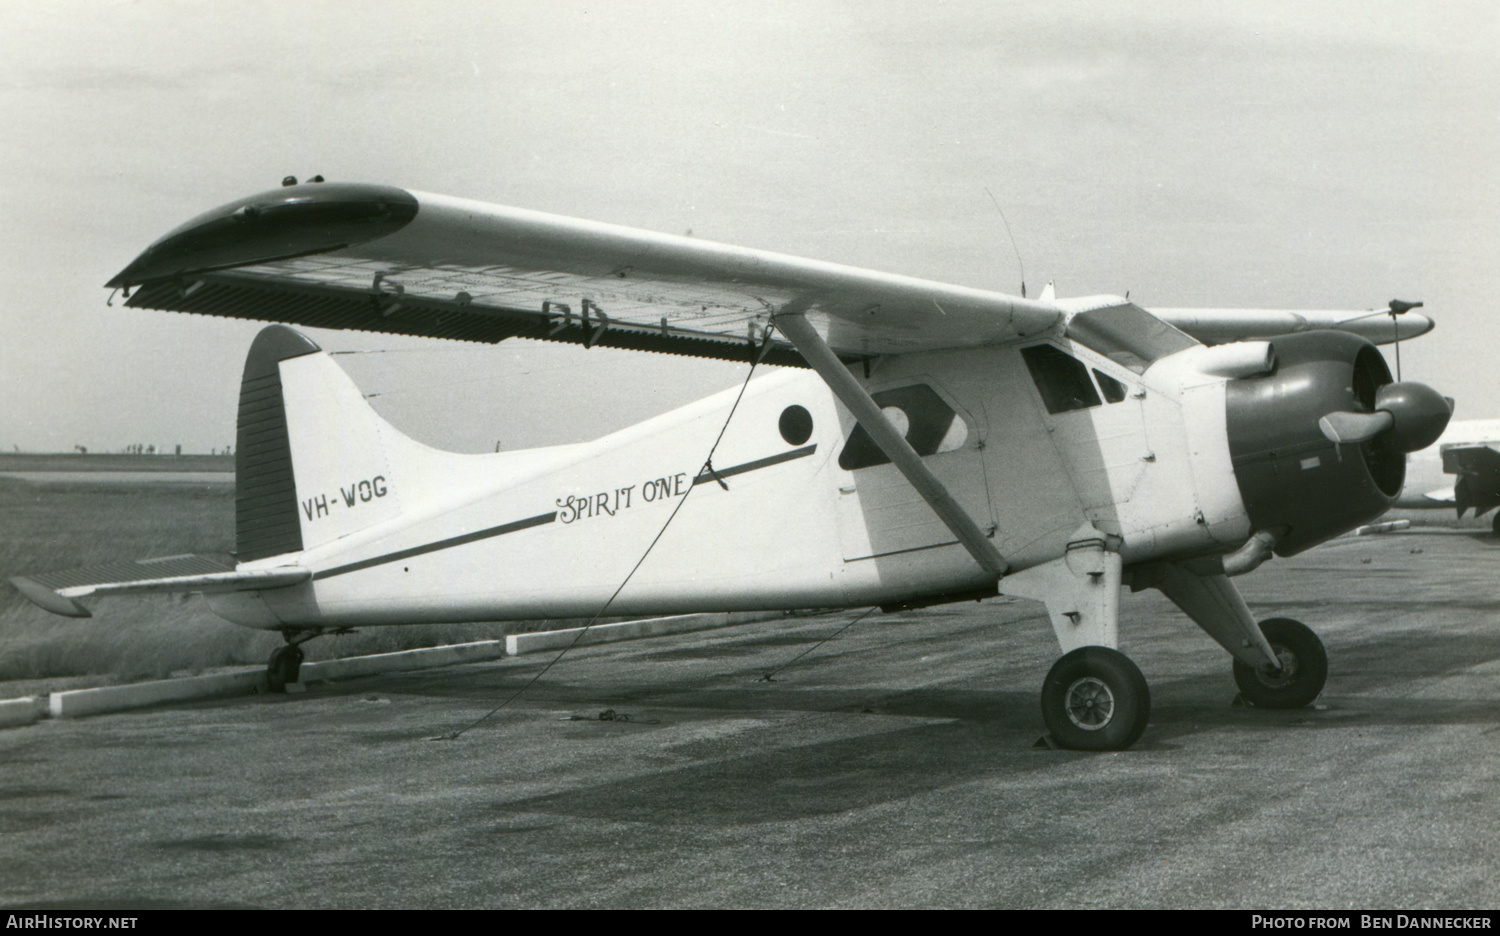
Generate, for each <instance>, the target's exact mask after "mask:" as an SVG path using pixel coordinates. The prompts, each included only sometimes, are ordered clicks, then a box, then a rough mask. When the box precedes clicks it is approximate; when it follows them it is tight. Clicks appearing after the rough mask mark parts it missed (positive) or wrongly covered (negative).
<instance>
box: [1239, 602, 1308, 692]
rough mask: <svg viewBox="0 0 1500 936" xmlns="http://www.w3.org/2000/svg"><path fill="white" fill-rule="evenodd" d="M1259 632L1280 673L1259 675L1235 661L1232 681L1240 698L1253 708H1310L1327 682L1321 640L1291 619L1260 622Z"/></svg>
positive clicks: (1304, 625)
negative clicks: (1270, 651)
mask: <svg viewBox="0 0 1500 936" xmlns="http://www.w3.org/2000/svg"><path fill="white" fill-rule="evenodd" d="M1260 632H1261V633H1262V634H1265V635H1266V641H1267V642H1268V643H1270V645H1271V649H1272V650H1275V651H1276V656H1277V657H1279V658H1280V659H1281V669H1282V672H1281V673H1279V674H1276V675H1271V674H1268V673H1262V672H1259V671H1258V670H1256V669H1254V668H1253V667H1251V666H1249V665H1247V664H1245V663H1241V662H1240V661H1239V660H1235V661H1234V681H1235V684H1236V685H1238V686H1239V687H1240V695H1241V696H1242V697H1243V698H1244V700H1245V701H1246V702H1249V703H1250V704H1251V705H1253V706H1255V707H1256V708H1271V709H1294V708H1302V707H1303V706H1307V705H1311V704H1312V701H1313V700H1314V699H1316V698H1317V697H1318V694H1319V693H1321V692H1322V691H1323V684H1324V683H1326V682H1327V681H1328V653H1327V651H1325V650H1324V649H1323V641H1321V640H1319V639H1318V635H1317V634H1314V633H1313V632H1312V629H1311V628H1309V627H1308V626H1307V625H1306V624H1303V623H1302V622H1301V621H1294V620H1292V619H1291V618H1270V619H1268V620H1264V621H1261V622H1260Z"/></svg>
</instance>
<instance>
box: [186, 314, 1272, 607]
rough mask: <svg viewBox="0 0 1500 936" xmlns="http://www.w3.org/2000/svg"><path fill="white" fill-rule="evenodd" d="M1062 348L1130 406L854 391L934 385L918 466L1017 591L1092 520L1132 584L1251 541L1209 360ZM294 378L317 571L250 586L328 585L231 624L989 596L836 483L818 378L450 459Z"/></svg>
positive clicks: (901, 378) (890, 494) (953, 360)
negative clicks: (932, 426)
mask: <svg viewBox="0 0 1500 936" xmlns="http://www.w3.org/2000/svg"><path fill="white" fill-rule="evenodd" d="M1035 343H1036V342H1035V341H1033V342H1029V344H1035ZM1052 343H1053V344H1054V345H1056V346H1058V347H1060V348H1062V349H1064V350H1066V351H1068V352H1069V353H1070V354H1072V355H1073V356H1074V357H1075V358H1077V359H1078V360H1080V361H1082V362H1083V363H1084V364H1086V365H1087V366H1088V367H1089V368H1090V369H1092V370H1093V371H1095V372H1096V373H1102V374H1104V375H1107V376H1108V377H1110V378H1113V380H1114V381H1117V382H1118V383H1119V384H1120V385H1123V386H1124V387H1125V391H1126V392H1125V394H1124V396H1123V399H1118V400H1116V401H1115V402H1105V403H1102V404H1101V405H1095V406H1092V407H1089V408H1085V409H1078V410H1074V411H1070V412H1061V413H1055V414H1054V413H1051V412H1048V409H1047V407H1046V406H1044V405H1043V402H1042V399H1041V397H1040V396H1039V392H1038V388H1037V386H1036V385H1035V384H1034V383H1033V379H1032V377H1031V376H1030V374H1029V373H1028V371H1027V368H1026V366H1025V365H1024V364H1023V362H1022V359H1021V356H1020V352H1019V346H1017V345H1008V346H1002V347H996V348H985V349H975V350H966V351H948V352H934V353H925V354H912V355H903V356H897V357H889V358H885V359H883V360H881V361H880V362H878V363H877V365H876V366H875V368H874V370H873V373H872V374H871V375H870V376H869V377H868V378H867V379H865V380H864V381H863V382H864V384H865V386H866V388H867V389H868V390H869V392H870V393H871V394H872V395H873V396H875V398H876V399H877V401H878V400H880V399H881V396H882V393H883V392H885V391H902V390H903V388H909V387H913V386H915V385H924V386H926V387H929V388H931V391H932V393H933V395H935V397H934V398H935V399H939V400H941V403H939V404H935V407H936V408H937V409H938V410H939V411H940V412H943V413H946V412H948V411H949V410H950V409H951V412H952V413H954V414H956V416H957V420H956V421H955V422H954V423H953V424H952V425H951V426H950V427H949V429H948V430H947V432H946V434H945V435H944V436H943V439H942V441H941V442H940V443H937V449H938V450H937V451H935V452H933V453H932V454H927V455H926V457H925V458H924V462H925V463H926V464H927V465H928V466H929V467H930V468H931V470H932V471H933V473H934V474H935V475H936V476H937V477H938V478H939V479H940V480H941V481H942V482H943V484H944V485H945V486H946V487H947V488H948V490H949V491H950V492H951V493H952V495H953V496H954V497H955V498H956V499H957V501H958V502H959V503H960V504H962V505H963V507H964V508H965V510H966V511H968V513H969V515H970V516H971V517H973V518H974V520H975V521H976V523H977V524H978V525H979V526H980V527H981V529H983V530H985V531H986V532H987V533H990V535H991V538H992V539H993V541H994V543H995V545H996V548H997V549H998V550H999V552H1000V554H1001V555H1002V556H1003V557H1004V558H1005V561H1006V562H1007V564H1008V565H1009V568H1010V570H1011V571H1018V570H1021V569H1025V568H1027V567H1030V566H1033V565H1036V564H1039V563H1043V562H1046V561H1049V560H1052V559H1056V558H1057V557H1059V556H1061V555H1062V554H1063V552H1064V550H1065V549H1066V547H1067V543H1068V540H1069V537H1070V535H1072V534H1073V533H1074V532H1075V531H1076V530H1078V529H1079V527H1080V525H1081V524H1088V523H1092V524H1093V525H1094V526H1095V527H1096V528H1097V529H1099V530H1100V531H1102V532H1104V533H1106V534H1109V535H1111V536H1114V537H1119V552H1120V553H1121V557H1122V559H1123V561H1124V562H1125V563H1126V564H1129V563H1132V562H1138V561H1142V560H1146V559H1151V558H1156V557H1161V556H1168V555H1171V556H1184V555H1193V554H1195V553H1197V554H1201V553H1208V552H1220V551H1223V550H1224V549H1226V548H1232V547H1233V546H1236V545H1238V544H1239V543H1242V542H1243V541H1244V539H1245V537H1246V536H1247V535H1248V534H1249V532H1250V531H1249V523H1248V520H1247V519H1246V516H1245V510H1244V507H1243V505H1242V504H1241V502H1240V496H1239V492H1238V489H1237V486H1236V483H1235V480H1234V474H1233V470H1232V466H1231V464H1230V457H1229V452H1228V443H1227V440H1226V434H1225V431H1224V420H1225V415H1224V413H1225V408H1224V381H1223V380H1222V379H1220V378H1214V377H1206V376H1204V375H1202V374H1200V373H1198V372H1197V371H1196V370H1195V369H1194V367H1193V365H1192V362H1193V360H1194V358H1195V356H1196V355H1197V354H1198V353H1199V352H1201V351H1203V350H1204V349H1203V348H1201V347H1197V348H1192V349H1189V350H1187V351H1183V352H1180V353H1178V354H1175V355H1172V356H1170V357H1168V358H1164V359H1162V360H1160V361H1158V362H1156V364H1155V365H1154V366H1152V367H1151V368H1150V369H1148V370H1147V371H1146V372H1145V373H1144V374H1143V375H1137V374H1135V373H1133V372H1132V371H1130V370H1128V369H1127V368H1125V367H1123V366H1120V365H1118V364H1116V363H1115V362H1113V361H1110V360H1109V359H1107V358H1105V357H1103V356H1102V355H1098V354H1095V353H1094V352H1092V351H1091V350H1089V349H1087V348H1084V347H1081V346H1078V345H1077V344H1076V343H1074V342H1071V341H1067V340H1065V339H1061V338H1054V339H1052ZM280 367H281V378H282V381H283V384H284V387H285V391H284V392H285V397H286V401H287V402H286V411H287V423H288V428H289V431H290V434H291V447H292V452H293V456H292V457H293V462H294V466H295V473H296V488H297V498H298V502H299V505H300V508H301V509H300V516H299V519H300V522H301V524H302V540H303V543H304V550H303V551H302V552H301V553H299V554H295V555H288V556H276V557H270V558H267V559H263V560H259V561H257V562H254V563H247V564H245V566H244V567H245V568H251V567H262V566H263V567H275V566H281V565H286V564H288V563H295V564H297V565H301V566H305V567H307V568H310V569H312V570H313V572H314V578H313V580H312V581H311V582H307V583H304V584H302V585H299V586H294V587H289V588H281V589H275V590H268V591H263V592H259V593H239V594H230V595H219V596H212V597H211V600H212V601H213V604H214V607H215V610H216V611H218V612H219V613H221V614H223V615H224V616H225V617H228V618H230V619H231V620H234V621H237V622H238V623H242V624H247V625H250V626H257V627H268V628H282V627H286V626H319V627H329V626H344V625H353V624H362V625H369V624H383V623H389V624H395V623H415V622H421V621H463V620H506V619H529V618H557V617H587V616H591V615H594V614H597V613H599V612H600V611H601V609H603V608H604V607H605V605H606V603H608V608H609V610H608V613H609V614H611V615H631V614H670V613H685V612H697V611H722V610H755V609H785V608H808V607H848V606H858V605H869V604H885V603H895V602H900V601H904V600H910V599H914V598H920V597H923V596H932V595H941V594H950V595H952V594H970V593H974V592H976V591H983V590H985V589H988V590H989V592H990V593H993V590H994V578H993V576H990V575H988V574H987V573H985V571H984V570H983V569H982V568H980V566H979V565H978V564H977V563H976V562H975V560H974V559H973V558H972V557H971V556H970V555H969V553H968V552H967V551H966V550H965V549H964V547H963V546H961V545H959V544H958V542H956V538H955V536H954V535H953V534H952V533H951V532H950V531H949V530H948V528H947V527H946V526H945V525H944V524H943V523H942V522H941V521H940V520H939V519H938V518H937V516H936V515H935V514H934V513H933V511H932V509H931V508H929V507H928V506H927V504H926V503H925V502H923V501H922V499H921V498H920V497H919V496H918V495H917V493H916V492H915V490H914V489H913V488H912V487H911V485H910V484H909V483H907V482H906V480H905V479H904V478H903V477H902V476H901V474H900V473H899V472H898V471H897V469H896V468H895V467H894V466H893V465H891V464H889V463H885V464H873V465H869V466H866V467H854V468H845V467H841V466H840V455H841V453H842V452H843V450H844V449H845V446H846V444H847V440H848V439H849V438H850V436H851V433H852V432H853V431H854V430H855V427H856V424H855V423H854V420H853V418H852V417H851V416H850V415H849V414H848V412H847V411H846V410H845V409H844V408H843V407H842V406H841V405H840V404H838V403H837V402H836V401H835V399H834V397H833V395H832V393H831V392H830V391H829V389H828V388H827V386H826V385H825V384H824V383H823V381H822V380H821V379H820V378H819V377H818V376H817V375H815V374H813V373H811V372H808V371H801V370H786V371H780V372H776V373H772V374H767V375H765V376H762V377H757V378H756V379H754V380H752V381H751V382H750V383H749V384H748V386H747V387H746V388H745V390H744V395H743V398H742V399H740V401H739V403H738V406H737V408H734V412H733V416H732V417H731V416H730V411H731V408H732V407H734V406H735V399H736V396H737V395H738V393H739V388H734V389H731V390H727V391H724V392H722V393H719V394H716V395H715V396H712V397H709V398H707V399H704V400H701V401H699V402H697V403H694V404H691V405H689V406H686V407H683V408H681V409H678V410H675V411H673V412H670V413H667V414H664V415H662V416H658V417H656V418H654V419H651V420H648V421H646V422H643V423H640V424H638V425H636V426H633V427H630V428H628V429H625V430H622V431H620V432H617V433H614V434H612V435H609V436H606V437H604V438H601V439H599V440H596V441H594V442H588V443H581V444H575V445H566V446H557V447H552V448H545V449H534V450H528V451H520V452H509V453H498V454H493V455H455V454H450V453H445V452H439V451H436V450H433V449H430V448H427V447H426V446H423V445H421V444H419V443H416V442H414V441H412V440H410V439H408V438H406V437H405V436H403V435H401V434H400V433H398V432H396V431H395V430H394V429H393V428H391V427H390V426H389V425H388V424H386V423H385V422H384V421H383V420H381V419H380V417H379V416H377V415H376V414H375V413H374V412H373V411H372V410H370V409H369V407H368V405H367V404H365V402H364V401H363V399H362V398H361V397H360V395H359V391H358V389H357V388H355V387H354V384H353V383H352V381H350V380H349V379H348V377H347V376H346V375H344V373H343V371H342V370H340V369H339V368H338V367H337V365H335V364H333V363H332V361H331V359H329V358H328V357H327V356H326V355H324V354H321V353H320V354H313V355H308V356H305V357H299V358H295V359H292V360H287V361H283V362H282V363H281V365H280ZM1100 385H1101V386H1102V385H1103V383H1102V382H1101V384H1100ZM924 393H925V391H924ZM791 407H801V408H802V409H803V410H805V411H806V414H807V415H808V416H810V418H811V419H810V427H808V428H809V429H810V431H809V432H807V434H806V436H805V437H803V436H802V434H801V433H800V432H798V431H797V430H796V428H795V426H793V428H792V431H790V432H787V431H785V430H784V428H783V426H784V424H785V423H786V422H787V419H786V415H787V413H788V410H789V408H791ZM887 412H890V411H889V410H888V411H887ZM902 418H904V417H902ZM726 422H727V428H726ZM791 422H792V423H794V424H795V423H796V422H797V420H795V419H794V420H791ZM721 431H722V433H723V435H722V439H721V440H720V441H719V442H718V447H717V448H716V449H713V446H714V444H715V440H716V438H718V437H719V435H720V432H721ZM918 434H919V430H918V429H917V428H912V429H910V430H909V438H912V439H915V438H916V437H917V435H918ZM914 444H915V442H914ZM711 449H713V456H712V468H713V472H712V473H710V472H708V471H705V470H703V468H704V462H705V459H706V458H707V457H708V455H709V453H710V450H711ZM721 482H722V483H721ZM669 518H670V523H669V522H668V521H669ZM627 579H628V582H627ZM622 583H623V587H622ZM617 591H618V594H617V595H616V592H617ZM611 598H613V600H612V601H611Z"/></svg>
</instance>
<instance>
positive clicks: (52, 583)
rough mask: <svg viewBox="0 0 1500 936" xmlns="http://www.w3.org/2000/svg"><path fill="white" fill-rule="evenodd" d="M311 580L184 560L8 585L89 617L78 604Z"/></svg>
mask: <svg viewBox="0 0 1500 936" xmlns="http://www.w3.org/2000/svg"><path fill="white" fill-rule="evenodd" d="M311 577H312V571H311V570H310V569H305V568H302V567H301V566H281V567H279V568H272V569H236V568H235V567H234V565H233V564H232V563H229V562H227V561H225V560H223V559H217V558H214V557H212V556H193V555H186V556H164V557H162V558H160V559H141V560H139V561H136V562H112V563H108V564H106V565H97V566H88V567H85V568H82V569H68V570H66V571H63V572H44V573H40V574H37V575H30V576H16V577H14V578H12V579H11V580H10V582H11V584H12V585H14V586H15V587H16V590H17V591H19V592H20V593H21V594H23V595H25V596H26V597H27V598H28V599H29V600H30V601H31V602H32V603H34V604H36V605H37V606H38V607H41V608H43V609H45V610H47V611H51V612H52V613H53V614H61V615H63V616H65V617H90V616H91V615H90V614H89V611H88V609H87V608H85V607H83V605H80V604H79V603H78V602H77V601H76V600H75V599H77V598H84V597H87V596H89V595H106V594H114V595H118V594H128V593H146V592H200V593H214V592H234V591H258V590H260V589H264V588H281V587H283V586H286V585H295V584H297V583H298V582H304V581H307V580H308V579H309V578H311Z"/></svg>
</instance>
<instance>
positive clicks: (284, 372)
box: [235, 325, 399, 562]
mask: <svg viewBox="0 0 1500 936" xmlns="http://www.w3.org/2000/svg"><path fill="white" fill-rule="evenodd" d="M395 434H396V433H395V430H394V429H392V428H391V427H390V425H389V424H387V423H386V422H385V420H383V419H381V418H380V416H379V415H378V414H377V413H376V412H375V411H374V410H373V409H371V408H370V405H369V404H368V403H367V402H365V399H364V395H363V394H362V393H360V391H359V388H358V387H356V386H355V384H354V381H352V380H351V379H350V378H349V376H348V375H347V374H345V373H344V371H343V369H342V368H340V367H339V366H338V365H337V364H335V363H334V362H333V360H332V359H331V358H329V357H328V355H327V354H325V353H323V352H322V349H321V348H319V347H318V346H317V345H316V344H314V343H313V342H312V341H311V340H310V339H309V338H307V336H305V335H303V334H302V333H300V332H298V331H295V330H293V329H291V328H287V327H286V326H284V325H272V326H269V327H268V328H265V329H264V330H262V331H261V333H260V334H259V335H257V336H256V338H255V341H254V343H253V344H251V346H250V353H249V355H248V356H247V358H246V360H245V371H244V377H243V379H242V381H241V383H240V408H239V426H238V432H237V434H236V453H235V471H236V475H235V543H236V553H237V558H238V559H239V561H240V562H250V561H253V560H256V559H262V558H265V557H267V556H278V555H282V554H285V553H291V552H301V551H303V550H307V549H313V548H315V547H317V546H320V545H323V544H324V543H327V542H331V541H332V540H335V539H338V538H339V537H341V536H347V535H348V534H350V533H353V532H355V531H357V530H360V529H363V528H365V527H368V526H371V525H372V524H374V523H378V522H380V521H382V520H385V519H387V518H389V517H391V516H394V515H395V514H397V513H399V507H398V505H397V498H396V496H395V493H394V487H393V484H392V482H393V480H394V478H393V473H392V465H391V457H390V454H389V452H388V445H389V443H390V442H391V441H392V440H393V437H394V436H395Z"/></svg>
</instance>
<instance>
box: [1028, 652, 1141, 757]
mask: <svg viewBox="0 0 1500 936" xmlns="http://www.w3.org/2000/svg"><path fill="white" fill-rule="evenodd" d="M1150 716H1151V690H1150V689H1148V688H1147V687H1146V677H1144V676H1142V675H1141V671H1140V669H1139V668H1137V667H1136V665H1135V664H1134V663H1132V662H1130V658H1129V657H1127V656H1126V655H1125V654H1123V653H1121V652H1120V651H1118V650H1111V649H1110V648H1109V647H1079V648H1078V649H1077V650H1074V651H1073V652H1072V653H1069V654H1066V655H1065V656H1064V657H1063V658H1062V659H1060V660H1058V661H1057V662H1056V663H1054V664H1052V669H1051V671H1050V672H1048V673H1047V679H1046V680H1045V681H1044V682H1043V683H1042V721H1044V722H1046V723H1047V730H1048V731H1050V732H1052V737H1053V739H1054V740H1056V741H1057V743H1058V744H1060V745H1062V746H1063V747H1065V748H1072V749H1073V750H1075V751H1123V750H1125V749H1126V748H1128V747H1130V746H1131V745H1132V744H1134V743H1135V742H1136V741H1137V740H1138V739H1139V738H1140V736H1141V732H1143V731H1145V730H1146V720H1147V719H1148V718H1150Z"/></svg>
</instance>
